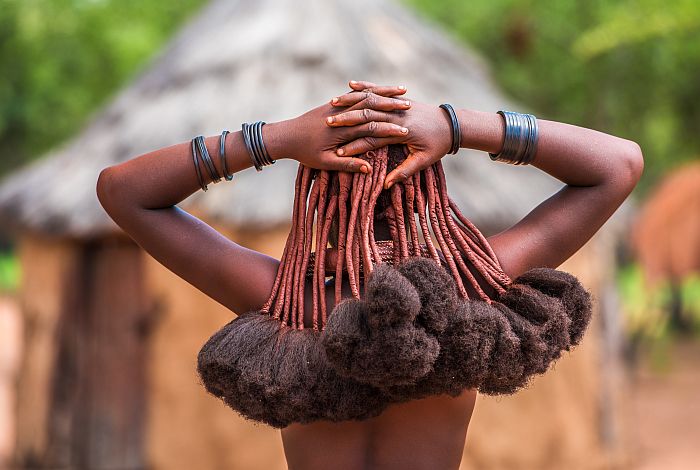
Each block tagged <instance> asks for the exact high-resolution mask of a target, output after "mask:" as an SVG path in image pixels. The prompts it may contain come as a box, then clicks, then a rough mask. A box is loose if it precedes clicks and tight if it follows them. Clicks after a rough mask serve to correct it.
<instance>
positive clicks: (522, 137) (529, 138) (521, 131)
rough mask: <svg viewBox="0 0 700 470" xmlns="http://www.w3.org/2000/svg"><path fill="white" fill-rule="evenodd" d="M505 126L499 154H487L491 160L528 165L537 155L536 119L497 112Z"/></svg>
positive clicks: (506, 112)
mask: <svg viewBox="0 0 700 470" xmlns="http://www.w3.org/2000/svg"><path fill="white" fill-rule="evenodd" d="M498 114H500V115H501V116H502V117H503V119H504V121H505V125H506V131H505V137H504V139H503V147H502V148H501V151H500V152H499V153H489V156H490V157H491V160H495V161H499V162H506V163H512V164H514V165H528V164H530V163H532V160H534V158H535V154H536V153H537V139H538V136H539V131H538V128H537V118H535V116H533V115H532V114H522V113H514V112H511V111H498Z"/></svg>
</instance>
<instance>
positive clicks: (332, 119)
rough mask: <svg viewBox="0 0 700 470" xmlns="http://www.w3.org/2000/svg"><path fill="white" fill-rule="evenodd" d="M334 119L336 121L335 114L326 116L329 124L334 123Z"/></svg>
mask: <svg viewBox="0 0 700 470" xmlns="http://www.w3.org/2000/svg"><path fill="white" fill-rule="evenodd" d="M333 121H335V118H334V117H333V116H328V117H327V118H326V122H327V123H328V124H333Z"/></svg>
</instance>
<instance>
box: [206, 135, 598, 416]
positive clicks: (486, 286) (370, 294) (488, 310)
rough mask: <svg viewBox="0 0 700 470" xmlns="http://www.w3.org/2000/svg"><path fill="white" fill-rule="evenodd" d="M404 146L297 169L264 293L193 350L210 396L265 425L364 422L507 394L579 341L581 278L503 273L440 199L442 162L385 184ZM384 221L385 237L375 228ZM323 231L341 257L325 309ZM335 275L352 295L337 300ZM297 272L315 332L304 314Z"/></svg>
mask: <svg viewBox="0 0 700 470" xmlns="http://www.w3.org/2000/svg"><path fill="white" fill-rule="evenodd" d="M405 156H406V153H405V149H404V148H403V147H398V146H396V147H394V146H392V147H388V148H387V147H385V148H382V149H379V150H377V151H376V152H368V153H366V154H365V155H364V158H365V159H367V160H368V161H370V163H372V167H373V171H372V173H370V174H360V173H355V174H351V173H345V172H329V171H318V170H313V169H310V168H307V167H304V166H303V165H300V166H299V171H298V173H297V178H296V185H295V195H294V210H293V214H292V228H291V230H290V232H289V236H288V238H287V243H286V245H285V249H284V252H283V255H282V260H281V262H280V266H279V269H278V272H277V276H276V279H275V282H274V285H273V288H272V292H271V293H270V297H269V299H268V300H267V302H266V303H265V304H264V305H263V306H262V308H261V309H260V310H259V311H254V312H248V313H245V314H243V315H240V316H239V317H237V318H236V319H234V320H232V321H230V322H229V323H228V324H226V325H224V326H223V327H222V328H221V329H220V330H219V331H218V332H216V333H215V334H214V335H213V336H212V337H211V338H210V339H209V340H208V341H207V343H206V344H205V345H204V346H203V347H202V349H201V350H200V352H199V356H198V365H197V370H198V372H199V375H200V377H201V379H202V383H203V385H204V386H205V388H206V389H207V391H208V392H210V393H212V394H213V395H215V396H217V397H219V398H220V399H222V400H223V401H224V402H225V403H226V404H227V405H228V406H230V407H231V408H233V409H234V410H236V411H237V412H238V413H240V414H241V415H243V416H244V417H246V418H249V419H252V420H255V421H260V422H263V423H266V424H269V425H271V426H274V427H285V426H287V425H289V424H290V423H293V422H299V423H308V422H312V421H315V420H321V419H323V420H331V421H343V420H350V419H356V420H358V419H366V418H369V417H372V416H376V415H378V414H380V413H381V412H382V411H383V410H384V409H385V408H386V407H387V406H388V405H389V404H391V403H398V402H404V401H407V400H411V399H416V398H421V397H425V396H429V395H434V394H442V393H447V394H450V395H452V396H456V395H458V394H459V393H461V391H463V390H464V389H467V388H475V389H478V390H479V391H480V392H482V393H487V394H504V393H514V392H515V391H517V390H519V389H520V388H522V387H524V386H526V385H527V384H528V383H529V381H530V379H531V377H533V376H534V375H536V374H542V373H544V372H545V371H546V370H547V369H548V368H549V366H550V364H551V363H552V362H553V361H555V360H556V359H558V358H559V357H560V356H561V353H562V351H564V350H569V349H570V348H571V347H572V346H575V345H576V344H578V343H579V341H580V340H581V338H582V336H583V333H584V331H585V329H586V327H587V325H588V322H589V320H590V316H591V300H590V295H589V293H588V292H587V291H586V290H585V289H584V288H583V286H581V284H580V283H579V281H578V280H577V279H576V278H575V277H574V276H572V275H570V274H567V273H564V272H562V271H558V270H555V269H549V268H536V269H532V270H530V271H528V272H526V273H525V274H523V275H521V276H519V277H518V278H516V279H514V280H511V279H510V278H509V277H508V276H507V275H506V274H505V273H504V272H503V270H502V269H501V267H500V265H499V263H498V260H497V258H496V256H495V254H494V252H493V250H492V249H491V247H490V246H489V244H488V242H487V240H486V239H485V237H484V236H483V235H482V234H481V233H480V232H479V230H478V229H477V228H476V227H475V226H474V225H473V224H472V223H471V222H470V221H469V220H468V219H467V218H466V217H464V215H463V214H462V213H461V212H460V210H459V208H457V206H456V205H455V204H454V202H453V201H452V200H451V199H450V197H449V195H448V194H447V185H446V182H445V175H444V172H443V169H442V166H441V164H440V162H437V163H435V164H433V165H432V166H430V167H428V168H426V169H425V170H422V171H421V172H419V173H417V174H415V175H414V176H413V178H409V180H408V181H406V182H405V183H403V184H395V185H393V186H392V188H391V189H390V190H388V191H387V190H384V189H383V187H382V183H383V181H384V176H385V175H386V174H387V172H388V171H391V169H393V168H395V167H396V165H397V164H398V163H399V162H400V161H401V160H402V159H403V158H405ZM416 213H417V218H418V222H416V216H415V214H416ZM383 218H384V219H386V221H387V223H388V226H389V231H390V234H391V239H392V240H391V241H390V242H388V243H385V242H380V241H377V240H375V236H374V223H375V220H382V219H383ZM314 222H315V223H314ZM430 229H432V233H431V230H430ZM331 231H333V232H334V233H335V235H336V237H337V249H338V259H339V262H338V263H337V266H336V267H335V275H336V290H335V300H336V303H335V306H334V308H333V310H332V311H331V312H330V314H329V315H326V314H327V312H326V303H325V277H326V276H325V273H326V267H325V248H326V246H327V245H328V242H329V239H331V238H332V237H331ZM433 238H434V240H433ZM438 248H439V249H440V252H438ZM345 276H347V281H348V283H349V285H350V288H351V292H352V298H346V299H342V298H341V295H340V294H341V292H340V286H341V284H342V280H343V279H344V277H345ZM462 276H464V278H465V279H466V285H465V282H464V281H463V277H462ZM307 277H311V278H312V280H313V282H312V286H313V287H312V289H313V293H312V298H313V328H304V322H303V318H304V316H303V315H304V298H305V297H304V287H305V280H306V278H307ZM361 279H364V281H365V282H364V291H363V292H362V295H361V292H360V280H361ZM467 287H469V289H467ZM487 290H488V291H489V292H491V293H492V297H493V298H492V297H490V296H489V295H487V292H486V291H487ZM470 291H471V292H474V293H476V294H475V295H473V296H472V297H470V295H469V292H470ZM319 312H320V319H319Z"/></svg>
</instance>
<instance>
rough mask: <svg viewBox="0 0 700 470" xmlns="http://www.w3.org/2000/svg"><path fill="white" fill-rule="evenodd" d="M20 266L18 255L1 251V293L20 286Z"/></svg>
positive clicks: (11, 290)
mask: <svg viewBox="0 0 700 470" xmlns="http://www.w3.org/2000/svg"><path fill="white" fill-rule="evenodd" d="M19 281H20V267H19V260H18V259H17V256H16V255H13V254H11V253H2V252H0V293H3V292H14V291H15V290H16V289H17V287H18V286H19Z"/></svg>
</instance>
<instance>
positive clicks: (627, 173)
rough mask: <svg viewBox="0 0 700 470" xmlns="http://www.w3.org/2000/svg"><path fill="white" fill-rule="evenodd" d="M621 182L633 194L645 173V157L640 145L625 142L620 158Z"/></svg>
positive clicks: (629, 141) (628, 141)
mask: <svg viewBox="0 0 700 470" xmlns="http://www.w3.org/2000/svg"><path fill="white" fill-rule="evenodd" d="M618 162H619V168H620V169H619V175H620V176H619V180H620V181H621V182H622V183H623V184H624V186H625V187H626V188H627V189H628V190H629V192H632V190H633V189H634V188H635V186H637V183H638V182H639V180H640V179H641V177H642V174H643V173H644V155H643V154H642V149H641V148H640V147H639V144H637V143H636V142H633V141H631V140H624V144H623V145H622V148H621V149H620V153H619V157H618Z"/></svg>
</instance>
